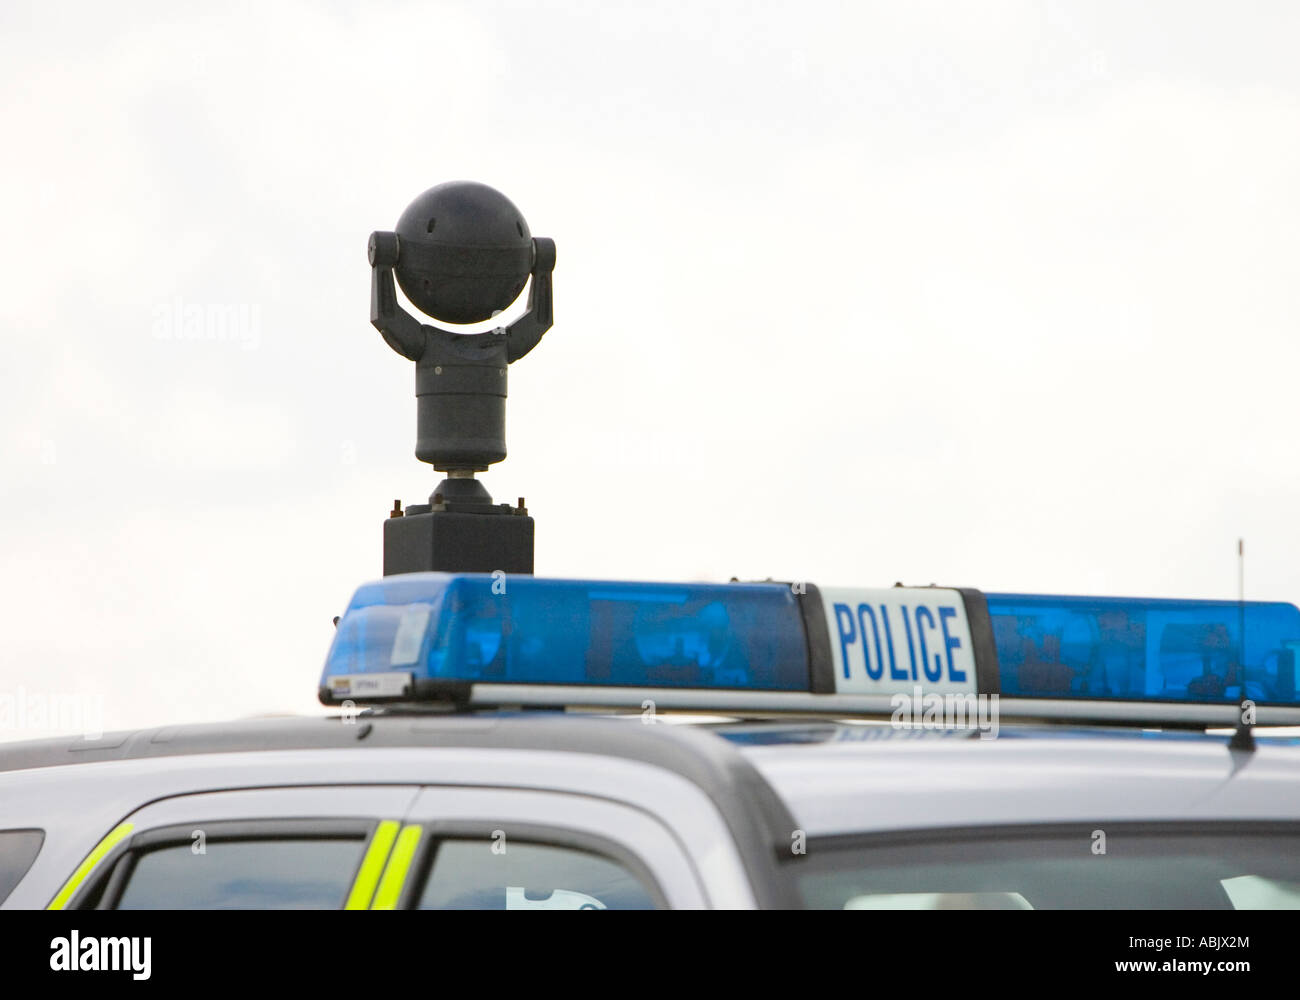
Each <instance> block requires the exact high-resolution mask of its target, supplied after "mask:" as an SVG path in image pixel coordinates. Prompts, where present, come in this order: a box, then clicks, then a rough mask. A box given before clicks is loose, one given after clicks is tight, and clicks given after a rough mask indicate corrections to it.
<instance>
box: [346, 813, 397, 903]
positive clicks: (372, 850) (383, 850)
mask: <svg viewBox="0 0 1300 1000" xmlns="http://www.w3.org/2000/svg"><path fill="white" fill-rule="evenodd" d="M401 825H402V824H401V823H399V822H398V821H397V820H395V819H386V820H384V821H383V822H382V823H380V824H379V826H377V827H376V828H375V835H374V836H373V837H371V838H370V846H369V847H368V848H366V856H365V857H364V858H362V859H361V870H360V871H358V872H357V877H356V881H354V882H353V883H352V891H351V892H350V893H348V901H347V903H346V904H344V906H343V909H345V910H364V909H367V908H369V906H370V899H371V897H372V896H374V894H375V886H376V885H378V884H379V876H380V874H381V873H382V872H383V870H384V862H385V861H386V860H387V859H388V851H389V849H390V848H391V847H392V846H393V841H394V840H396V839H397V830H398V827H400V826H401Z"/></svg>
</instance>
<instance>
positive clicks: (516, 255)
mask: <svg viewBox="0 0 1300 1000" xmlns="http://www.w3.org/2000/svg"><path fill="white" fill-rule="evenodd" d="M396 232H397V239H398V242H399V245H400V247H401V252H400V259H399V261H398V265H397V268H396V271H397V284H398V285H399V286H401V289H402V292H403V294H405V295H406V297H407V298H408V299H410V300H411V302H413V303H414V304H415V305H416V307H417V308H419V309H420V310H421V311H422V312H425V313H428V314H429V315H430V316H432V317H433V318H434V319H437V320H441V321H442V322H444V323H478V322H481V321H482V320H485V319H490V318H491V317H492V315H493V314H494V313H496V312H501V311H504V310H505V309H506V307H508V306H509V305H510V303H512V302H514V300H515V299H517V298H519V293H520V292H522V291H523V290H524V284H525V282H527V281H528V275H529V273H530V272H531V271H532V267H533V239H532V234H531V233H529V231H528V223H527V222H525V221H524V217H523V214H522V213H521V212H520V211H519V209H517V208H515V206H514V204H513V203H512V202H511V201H510V199H509V198H507V197H506V196H505V195H503V194H502V193H501V192H500V191H496V190H494V189H493V188H490V187H488V186H487V185H486V184H476V183H474V182H472V181H453V182H451V183H449V184H439V185H438V186H437V187H432V188H429V190H428V191H426V192H424V194H422V195H420V197H418V198H416V199H415V201H413V202H411V204H410V205H408V206H407V208H406V211H405V212H403V213H402V217H401V218H400V219H398V220H397V230H396Z"/></svg>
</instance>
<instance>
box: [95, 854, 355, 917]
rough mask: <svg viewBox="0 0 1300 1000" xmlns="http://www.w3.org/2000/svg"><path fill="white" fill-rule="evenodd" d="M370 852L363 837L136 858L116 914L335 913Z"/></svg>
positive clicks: (130, 869) (139, 855) (119, 899)
mask: <svg viewBox="0 0 1300 1000" xmlns="http://www.w3.org/2000/svg"><path fill="white" fill-rule="evenodd" d="M364 847H365V842H364V839H363V838H362V837H335V838H324V837H315V838H312V837H302V838H273V839H272V838H267V839H256V838H248V839H239V840H221V839H208V840H207V841H206V843H204V844H203V851H202V853H199V852H197V851H196V850H195V845H194V844H192V843H190V842H188V841H187V842H185V843H182V844H171V845H166V846H162V847H157V848H154V849H152V850H146V851H141V852H139V853H138V855H136V856H135V858H134V860H133V863H131V862H127V863H129V864H131V867H130V868H129V870H128V874H127V876H126V879H125V885H124V887H123V889H122V892H121V896H120V897H119V898H118V900H117V903H116V908H117V909H122V910H141V909H178V910H242V909H271V910H283V909H337V908H339V907H341V906H342V905H343V902H344V899H345V898H346V896H347V893H348V889H349V887H350V885H351V883H352V878H353V875H354V874H355V873H356V870H357V867H358V865H359V863H360V860H361V854H362V851H363V849H364Z"/></svg>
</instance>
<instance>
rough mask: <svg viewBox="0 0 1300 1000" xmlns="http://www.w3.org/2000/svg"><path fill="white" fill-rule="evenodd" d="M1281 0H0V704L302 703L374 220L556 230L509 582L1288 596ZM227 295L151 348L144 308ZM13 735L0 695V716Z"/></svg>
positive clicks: (346, 477) (1295, 227)
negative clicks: (497, 218) (492, 201)
mask: <svg viewBox="0 0 1300 1000" xmlns="http://www.w3.org/2000/svg"><path fill="white" fill-rule="evenodd" d="M1298 50H1300V8H1297V7H1296V6H1295V5H1294V4H1290V3H1286V2H1277V3H1271V4H1269V3H1235V4H1228V3H1213V4H1207V3H1189V2H1185V0H1184V2H1176V3H1151V2H1146V3H1142V4H1140V5H1136V4H1130V3H1097V2H1086V3H1082V2H1081V3H1046V2H1040V3H1009V2H1007V3H997V2H983V3H979V4H975V3H971V4H966V3H957V2H948V3H936V2H917V0H908V2H906V3H903V2H898V3H889V4H882V3H856V2H855V3H844V4H828V3H815V2H814V3H810V2H807V0H804V2H799V3H793V2H792V3H765V2H736V3H716V2H705V3H667V2H656V3H639V4H619V3H608V2H590V3H568V4H560V3H553V4H534V3H526V2H522V0H520V2H510V3H502V2H483V0H478V2H474V3H463V4H450V3H403V2H392V3H377V2H370V3H365V4H361V3H355V4H354V3H342V2H330V3H301V2H277V3H258V4H254V3H244V4H210V3H205V4H198V3H178V2H175V0H167V2H159V3H123V4H98V3H81V4H73V3H57V2H55V3H48V2H38V3H27V2H18V0H6V2H5V3H4V4H3V6H0V81H3V86H2V88H0V142H3V146H4V149H5V154H4V157H3V160H2V161H0V162H2V164H3V166H0V170H3V184H0V232H3V233H4V234H5V238H4V240H3V242H2V243H0V291H2V293H3V294H0V329H2V330H3V335H4V348H5V354H6V358H5V363H4V364H3V366H0V461H2V463H3V465H2V466H0V468H2V469H3V479H2V480H0V553H2V556H0V558H2V560H3V562H2V567H3V568H2V570H0V607H3V612H4V615H3V630H2V633H0V694H3V693H6V692H8V693H11V694H12V693H14V692H17V691H22V692H25V693H26V694H27V695H30V694H32V693H37V694H41V695H43V696H47V697H54V696H58V695H62V696H65V697H73V696H75V697H77V698H81V699H87V700H88V703H90V702H93V703H94V704H95V705H96V706H98V710H99V711H100V712H101V713H102V721H103V726H104V728H106V729H112V728H118V727H124V726H136V725H148V724H162V723H166V722H179V721H190V720H202V719H221V718H228V717H233V716H245V715H251V714H256V713H262V712H276V711H316V710H318V706H316V703H315V690H316V682H317V678H318V675H319V671H320V667H321V663H322V661H323V658H324V655H325V652H326V649H327V646H328V644H329V642H330V639H331V637H332V632H333V628H332V626H331V624H330V619H331V617H332V616H333V615H335V614H337V613H339V612H341V610H342V609H343V607H344V605H345V604H346V602H347V599H348V597H349V595H350V593H351V591H352V590H353V588H354V587H355V586H356V585H357V584H358V583H360V582H362V581H364V580H367V579H371V578H374V577H377V576H378V575H379V574H380V569H381V562H380V559H381V545H380V537H381V536H380V532H381V524H382V521H383V518H384V516H385V514H386V512H387V510H388V509H389V507H390V506H391V503H392V500H393V498H394V497H401V498H402V499H403V500H404V501H405V502H408V503H411V502H419V501H421V500H423V499H424V498H425V497H427V495H428V493H429V492H430V490H431V489H432V487H433V485H434V483H435V482H436V481H437V479H438V478H439V477H437V476H436V474H435V473H433V471H432V470H431V469H430V468H429V467H427V466H423V465H421V464H420V463H419V462H417V461H416V460H415V458H414V457H413V449H414V442H415V399H414V395H413V390H414V385H413V383H414V379H413V375H412V366H411V365H410V364H409V363H408V362H406V361H404V360H402V359H401V358H399V357H398V356H397V355H396V354H394V353H393V352H392V351H390V350H389V349H388V348H387V347H386V346H385V345H384V343H383V341H382V340H381V339H380V337H379V335H378V334H377V333H376V332H375V331H374V330H373V328H371V326H370V325H369V323H368V321H367V320H368V308H369V301H368V299H369V269H368V266H367V263H366V255H365V244H366V238H367V236H368V234H369V233H370V232H371V230H374V229H388V228H391V227H392V226H393V225H394V224H395V223H396V221H397V217H398V215H399V214H400V213H401V211H402V209H403V208H404V207H405V206H406V204H407V203H408V202H409V201H410V200H411V199H412V198H413V197H414V196H415V195H416V194H418V193H419V192H420V191H422V190H424V189H425V188H427V187H430V186H432V185H433V184H436V183H439V182H441V181H445V180H453V179H459V178H471V179H475V180H480V181H483V182H485V183H488V184H491V185H493V186H494V187H497V188H499V189H500V190H502V191H504V192H505V193H506V194H507V195H509V196H510V197H511V199H512V200H514V201H515V203H516V204H517V205H519V207H520V208H521V209H522V211H523V212H524V214H525V216H526V218H527V219H528V222H529V224H530V226H531V228H532V230H533V232H534V234H536V235H543V236H549V237H551V238H553V239H555V241H556V243H557V245H558V265H557V269H556V272H555V310H556V323H555V327H554V328H553V329H552V330H551V332H550V333H548V334H547V335H546V337H545V339H544V340H543V341H542V344H541V346H540V347H539V348H538V349H537V350H536V351H534V352H533V353H532V354H530V355H529V356H528V357H527V358H526V359H524V360H523V361H521V362H520V363H519V364H518V365H516V366H515V367H514V368H513V370H512V372H511V379H510V390H511V396H510V402H509V418H508V443H509V447H510V453H511V454H510V457H509V458H508V459H507V461H506V462H505V463H503V464H502V465H499V466H496V467H495V468H494V469H493V471H492V472H490V473H489V474H488V475H487V476H486V477H485V483H486V484H487V486H488V488H489V489H490V490H491V491H492V492H493V493H494V495H496V496H497V498H498V499H502V500H506V499H513V498H515V497H517V496H520V495H523V496H525V497H527V499H528V506H529V508H530V512H531V513H532V514H533V515H534V516H535V517H536V519H537V568H538V572H539V574H543V575H553V576H571V577H572V576H593V577H618V578H633V579H635V578H644V579H683V578H687V579H700V578H704V579H716V580H725V579H727V578H728V577H730V576H732V575H738V576H740V577H742V578H753V577H766V576H769V575H770V576H774V577H777V578H786V579H807V580H812V581H814V582H821V583H826V584H831V583H836V584H861V585H864V586H875V585H889V584H892V583H893V582H894V581H896V580H902V581H905V582H909V583H930V582H938V583H943V584H951V585H961V586H975V587H980V588H982V589H985V590H990V591H997V590H1016V591H1021V590H1023V591H1041V592H1048V593H1054V592H1055V593H1093V594H1137V595H1153V596H1155V595H1159V596H1172V597H1235V596H1236V572H1237V568H1236V539H1237V538H1238V537H1239V536H1244V537H1245V539H1246V553H1247V568H1246V590H1247V596H1248V597H1253V598H1260V599H1264V598H1267V599H1279V600H1287V601H1297V600H1300V571H1298V569H1297V566H1298V557H1300V517H1297V510H1300V474H1298V471H1297V470H1298V465H1297V454H1296V452H1297V444H1296V427H1297V418H1298V417H1300V395H1298V394H1297V387H1298V385H1300V339H1298V338H1297V332H1298V326H1300V323H1298V321H1300V281H1297V267H1298V266H1300V185H1297V183H1296V180H1297V178H1300V60H1297V59H1296V57H1295V54H1296V52H1297V51H1298ZM223 306H232V307H236V309H237V310H242V312H239V314H240V315H242V316H244V317H245V320H244V323H243V325H242V326H241V327H239V328H238V329H237V330H236V331H235V333H236V335H235V336H226V337H211V338H203V339H189V338H187V337H185V336H184V333H185V332H186V331H185V330H184V329H183V328H182V329H180V330H178V329H176V325H175V320H174V318H175V317H176V316H177V315H183V310H184V309H185V308H186V307H200V308H202V309H205V310H211V309H214V308H220V307H223ZM39 735H44V732H43V731H42V732H36V731H34V727H33V726H32V725H31V724H30V721H29V722H28V724H26V725H18V724H17V723H16V722H12V723H11V724H10V725H9V728H5V726H4V725H3V724H0V739H5V738H8V739H12V738H24V737H31V736H39Z"/></svg>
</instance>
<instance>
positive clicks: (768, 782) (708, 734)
mask: <svg viewBox="0 0 1300 1000" xmlns="http://www.w3.org/2000/svg"><path fill="white" fill-rule="evenodd" d="M636 718H639V717H634V718H633V719H610V718H606V717H600V716H592V715H587V714H581V713H564V712H540V711H528V712H473V713H460V714H453V713H428V712H415V713H409V714H408V713H403V712H400V711H386V712H381V713H375V714H369V713H367V714H363V715H361V716H359V717H356V718H353V719H340V718H339V717H303V718H279V719H248V720H240V721H236V722H227V723H205V724H194V725H180V726H165V727H160V728H152V729H141V730H134V731H127V732H119V733H110V734H105V735H104V736H102V737H100V738H98V739H93V740H92V739H84V738H79V737H64V738H56V739H47V740H39V741H31V742H25V743H14V744H8V745H0V778H2V777H3V773H4V772H12V771H28V770H31V769H39V768H44V767H60V766H66V765H69V764H78V763H91V762H107V761H115V760H116V761H124V760H133V761H145V760H150V759H155V758H157V759H167V760H169V761H170V762H171V763H172V766H174V765H175V763H176V758H177V757H187V756H194V755H208V754H241V755H244V756H245V757H246V756H248V755H249V754H250V753H253V755H254V756H255V754H256V752H257V751H277V750H279V751H284V750H314V749H320V750H341V749H350V750H360V749H363V748H366V747H374V748H380V747H387V748H419V747H443V748H446V747H458V748H484V749H486V748H496V749H521V750H552V751H566V752H577V753H586V754H599V755H604V756H608V757H617V758H622V759H628V760H637V761H641V762H644V763H648V764H651V765H654V766H658V767H662V768H664V769H666V770H669V771H672V772H674V773H676V774H678V775H680V776H682V777H685V778H686V779H687V780H689V781H691V782H692V783H694V784H695V785H697V786H698V787H699V788H701V789H702V790H703V791H704V792H705V793H706V794H707V795H708V796H709V797H710V798H711V799H712V800H713V801H714V802H715V803H717V804H718V806H719V809H720V811H721V812H722V813H723V816H724V818H725V819H726V821H727V822H728V825H729V827H731V829H732V831H733V833H734V834H735V835H736V837H737V840H738V842H739V843H740V844H741V845H742V846H743V847H745V848H746V849H750V850H759V851H763V852H768V853H770V852H771V849H772V846H773V845H774V844H775V845H776V846H778V847H780V846H782V845H785V844H787V843H788V840H789V837H790V832H791V831H793V830H802V831H805V832H806V833H807V834H808V835H810V836H834V835H842V834H850V833H852V834H857V833H873V832H877V833H885V832H889V831H902V830H915V829H925V828H934V827H964V826H988V825H1008V824H1045V823H1092V824H1096V823H1103V822H1142V821H1178V822H1182V821H1205V820H1238V819H1252V820H1288V821H1289V820H1300V796H1297V795H1295V794H1294V790H1295V783H1296V781H1297V770H1296V768H1297V765H1300V739H1297V738H1294V737H1280V738H1269V737H1260V738H1258V740H1257V750H1256V751H1255V752H1253V753H1244V752H1241V751H1232V750H1230V749H1229V748H1228V740H1227V738H1226V737H1225V736H1221V735H1214V734H1206V733H1194V732H1182V731H1155V732H1153V731H1142V730H1135V729H1120V728H1108V729H1105V728H1085V727H1076V726H1043V725H1037V726H1036V725H1020V724H1011V725H1003V726H1002V727H1001V729H1000V732H999V733H998V736H997V738H996V739H981V738H980V734H979V733H978V731H972V730H930V729H921V728H917V729H899V728H896V727H892V726H889V725H886V724H863V723H860V722H859V723H848V722H834V721H821V720H797V721H781V720H776V721H764V722H744V721H731V722H726V723H720V722H713V723H707V722H706V723H704V724H701V725H689V726H677V725H664V724H657V725H641V724H639V723H638V722H637V721H635V720H636ZM0 783H3V782H0Z"/></svg>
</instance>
